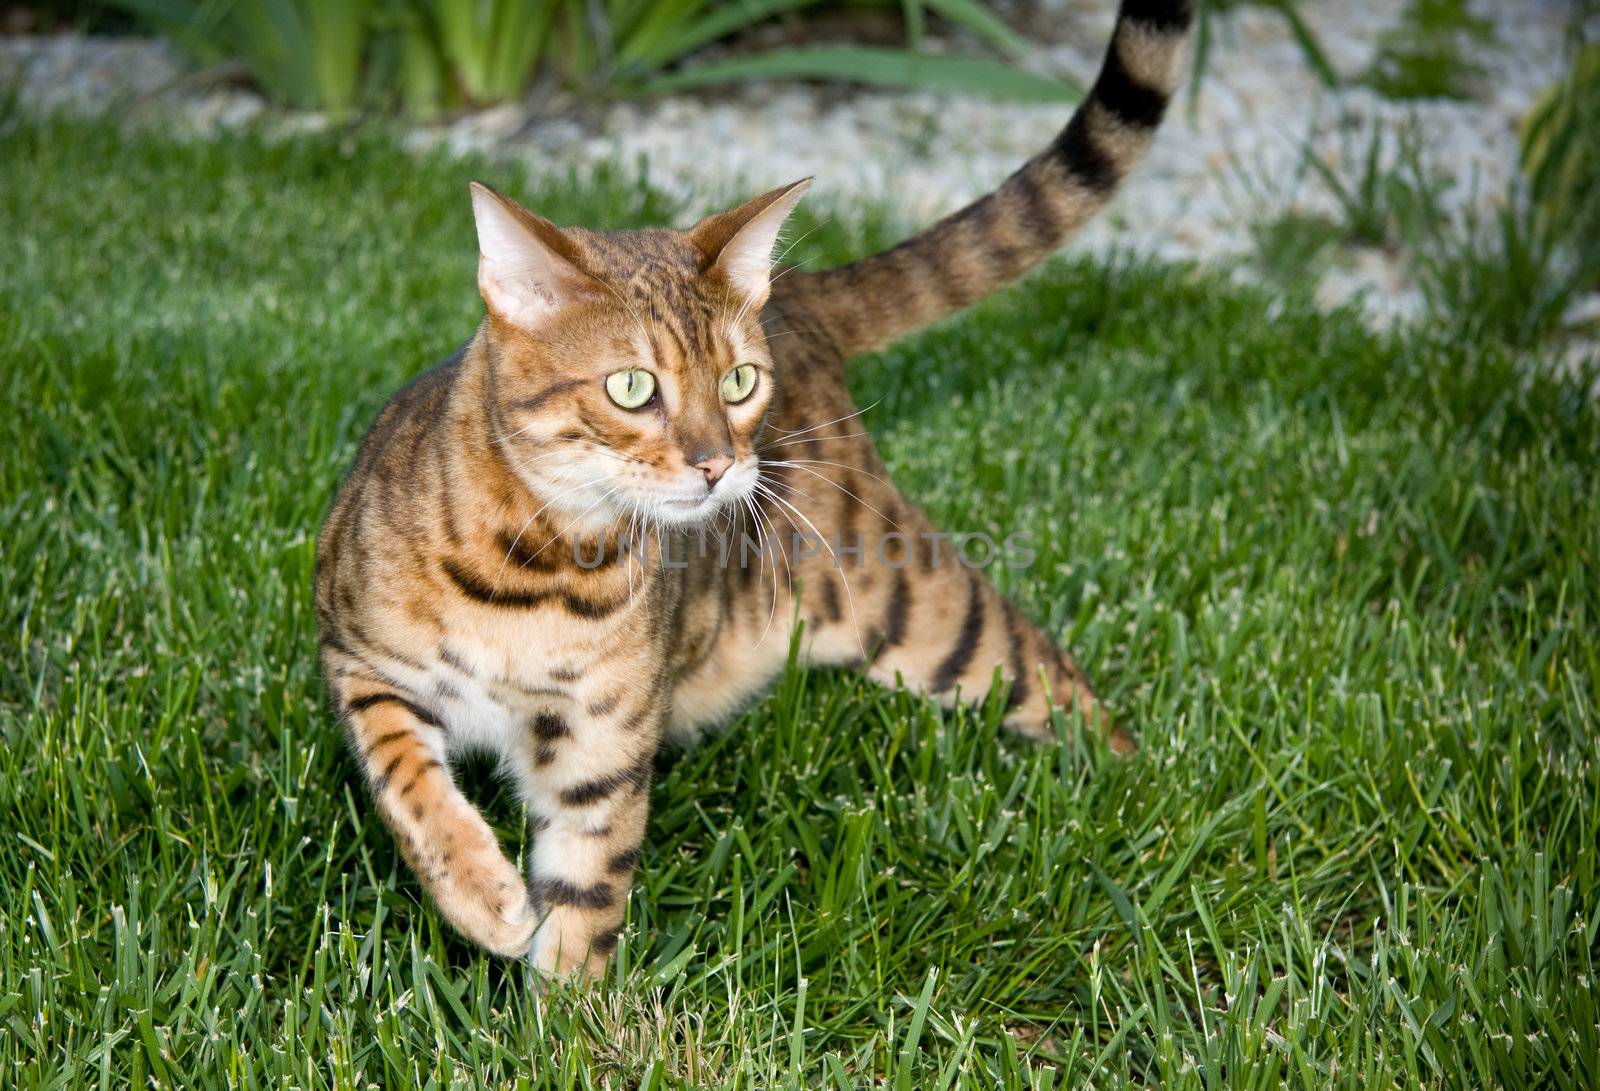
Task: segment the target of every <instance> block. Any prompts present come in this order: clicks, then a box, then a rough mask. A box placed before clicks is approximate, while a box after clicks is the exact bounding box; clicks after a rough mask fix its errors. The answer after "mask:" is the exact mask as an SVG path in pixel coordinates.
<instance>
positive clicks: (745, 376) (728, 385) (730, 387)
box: [722, 364, 756, 402]
mask: <svg viewBox="0 0 1600 1091" xmlns="http://www.w3.org/2000/svg"><path fill="white" fill-rule="evenodd" d="M755 388H756V365H754V364H740V365H739V366H738V367H736V368H734V369H733V370H732V371H730V372H728V373H727V374H726V375H724V376H723V377H722V400H723V401H725V402H742V401H744V400H745V399H746V398H748V397H749V396H750V392H751V391H752V390H754V389H755Z"/></svg>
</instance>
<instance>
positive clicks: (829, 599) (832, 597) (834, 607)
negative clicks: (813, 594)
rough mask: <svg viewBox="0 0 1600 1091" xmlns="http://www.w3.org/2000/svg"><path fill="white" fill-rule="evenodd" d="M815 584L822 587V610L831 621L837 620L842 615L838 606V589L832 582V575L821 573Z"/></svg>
mask: <svg viewBox="0 0 1600 1091" xmlns="http://www.w3.org/2000/svg"><path fill="white" fill-rule="evenodd" d="M817 584H818V586H819V587H821V588H822V612H823V614H824V615H825V616H826V617H827V619H828V620H829V621H831V622H837V621H838V620H839V619H840V618H841V617H843V616H844V614H843V611H842V610H841V609H840V606H839V589H838V588H837V587H835V586H834V584H833V577H832V576H830V575H828V574H827V573H823V574H822V576H821V578H820V579H818V581H817Z"/></svg>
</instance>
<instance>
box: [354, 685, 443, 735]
mask: <svg viewBox="0 0 1600 1091" xmlns="http://www.w3.org/2000/svg"><path fill="white" fill-rule="evenodd" d="M382 704H390V705H399V706H400V707H401V708H403V709H405V710H406V711H407V712H409V713H411V715H412V716H414V717H416V719H418V720H420V721H421V722H423V723H425V724H427V725H428V726H429V727H443V726H444V725H443V724H442V723H440V722H439V718H438V717H437V716H435V715H434V714H433V713H431V712H429V711H428V710H427V709H425V708H423V707H422V706H421V705H417V704H413V703H412V702H411V701H408V700H406V699H405V698H404V697H402V696H400V695H399V694H398V693H365V694H362V695H361V696H360V697H356V698H353V699H352V700H351V701H350V703H349V704H347V705H345V707H344V714H345V715H346V716H354V715H355V714H356V713H358V712H365V711H366V710H367V709H369V708H371V707H372V706H373V705H382Z"/></svg>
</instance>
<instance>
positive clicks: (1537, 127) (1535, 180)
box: [1522, 24, 1600, 239]
mask: <svg viewBox="0 0 1600 1091" xmlns="http://www.w3.org/2000/svg"><path fill="white" fill-rule="evenodd" d="M1578 25H1579V26H1581V25H1583V24H1578ZM1597 117H1600V42H1597V41H1584V40H1582V38H1581V37H1579V38H1578V40H1577V41H1576V42H1575V45H1574V49H1573V58H1572V63H1571V65H1570V66H1569V67H1568V69H1567V71H1566V74H1565V75H1564V76H1562V78H1561V79H1559V80H1557V81H1556V82H1555V83H1554V84H1552V85H1551V86H1550V87H1549V88H1548V89H1546V90H1545V92H1544V93H1543V94H1542V95H1540V96H1539V100H1538V102H1536V103H1535V104H1534V107H1533V109H1532V110H1530V111H1529V112H1528V116H1527V119H1526V121H1525V122H1524V123H1523V129H1522V168H1523V171H1524V173H1525V174H1526V175H1527V178H1528V185H1529V188H1530V190H1531V191H1532V194H1533V198H1534V200H1535V201H1536V202H1537V203H1538V206H1539V208H1540V211H1541V212H1542V214H1543V215H1544V216H1545V217H1546V218H1547V219H1548V220H1550V222H1551V223H1553V224H1557V225H1560V229H1561V230H1562V231H1563V232H1564V233H1565V234H1567V235H1568V236H1569V237H1573V238H1578V239H1595V238H1600V123H1597V122H1596V120H1595V119H1596V118H1597Z"/></svg>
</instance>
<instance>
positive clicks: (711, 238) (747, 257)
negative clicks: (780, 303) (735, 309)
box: [689, 178, 811, 301]
mask: <svg viewBox="0 0 1600 1091" xmlns="http://www.w3.org/2000/svg"><path fill="white" fill-rule="evenodd" d="M809 185H811V179H809V178H802V179H800V181H798V182H791V183H790V184H789V185H787V186H779V187H778V188H777V189H775V190H773V191H772V192H770V193H763V194H762V195H761V196H759V197H757V198H755V199H754V200H751V201H746V202H745V203H744V204H742V205H740V206H739V207H738V208H734V209H729V210H728V211H727V212H719V213H717V214H716V215H715V216H711V217H708V218H707V219H704V220H702V221H700V223H699V224H698V225H697V226H696V227H695V228H694V230H692V231H690V232H689V237H690V239H692V240H693V242H694V244H695V246H696V247H698V248H699V250H700V253H701V254H703V255H704V256H705V259H706V268H707V269H708V270H710V271H714V272H718V273H721V274H722V276H723V277H724V278H725V279H726V280H727V281H728V283H729V284H730V285H732V286H733V288H734V289H735V290H736V291H738V292H740V293H741V294H743V295H746V296H750V297H751V298H753V299H756V300H758V301H760V300H765V299H766V297H767V289H768V286H769V284H770V279H771V276H772V248H773V246H775V245H776V244H777V241H778V232H779V231H781V230H782V229H783V222H784V221H785V220H787V219H788V218H789V213H791V212H793V211H794V206H795V205H797V204H798V203H799V202H800V196H801V195H802V194H803V193H805V191H806V187H807V186H809Z"/></svg>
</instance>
